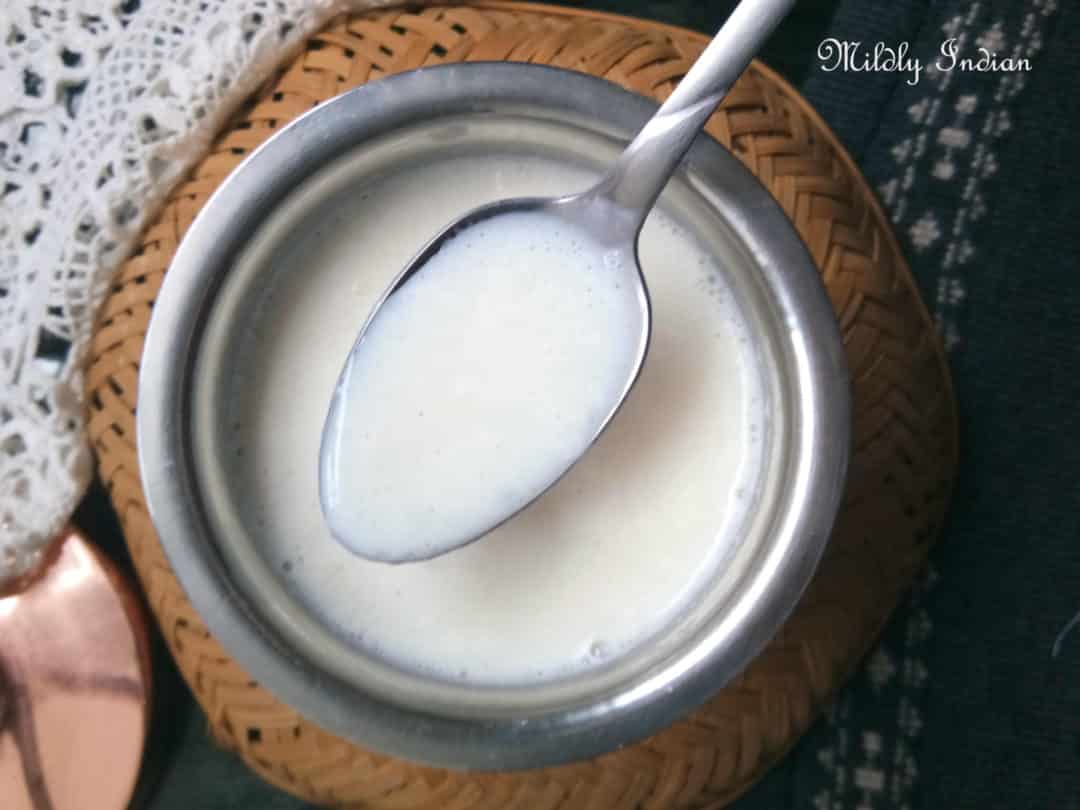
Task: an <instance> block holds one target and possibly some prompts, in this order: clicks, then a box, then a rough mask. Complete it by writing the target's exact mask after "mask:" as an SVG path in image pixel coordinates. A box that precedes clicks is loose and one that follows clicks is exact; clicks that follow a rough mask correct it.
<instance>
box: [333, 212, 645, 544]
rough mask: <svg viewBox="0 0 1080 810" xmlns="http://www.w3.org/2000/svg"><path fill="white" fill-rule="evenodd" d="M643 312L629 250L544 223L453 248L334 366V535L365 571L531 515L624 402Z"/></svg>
mask: <svg viewBox="0 0 1080 810" xmlns="http://www.w3.org/2000/svg"><path fill="white" fill-rule="evenodd" d="M643 306H644V298H643V296H642V294H641V292H640V287H639V284H638V279H637V271H636V263H635V261H634V257H633V255H632V253H630V252H629V250H628V249H627V248H622V249H618V248H607V247H605V246H604V245H602V244H601V243H599V242H597V241H596V240H595V239H594V238H593V236H592V234H590V233H589V232H588V231H587V230H585V229H584V228H582V227H580V226H579V225H576V224H574V223H572V222H569V221H566V220H565V219H562V218H560V217H558V216H557V215H555V214H553V213H550V212H546V211H543V210H534V211H519V212H509V213H504V214H500V215H498V216H495V217H492V218H490V219H485V220H482V221H480V222H478V223H476V224H473V225H471V226H469V227H466V228H465V229H464V230H462V231H460V232H458V233H457V234H455V235H454V236H452V237H451V238H450V239H449V240H448V241H447V242H446V243H445V244H444V245H443V246H442V247H441V248H440V249H439V251H438V252H437V253H435V254H434V255H433V256H431V257H430V258H429V259H428V260H427V261H426V262H425V264H424V265H423V267H422V268H421V269H420V270H419V271H418V272H417V273H416V274H415V275H413V276H412V277H411V278H410V279H409V281H408V283H406V284H405V285H404V286H403V287H401V288H400V289H399V290H398V291H396V292H395V293H394V294H393V295H391V296H390V297H389V298H388V299H387V300H386V302H385V304H384V305H383V306H382V307H381V308H380V310H379V311H378V314H377V316H376V317H375V319H374V320H373V321H372V323H371V325H370V327H369V328H368V329H367V331H366V332H365V334H364V337H363V340H362V341H361V342H360V343H359V344H358V345H357V347H356V348H355V349H354V350H353V351H352V353H351V354H350V357H349V360H348V362H347V363H346V365H345V370H344V372H343V374H342V379H341V382H340V383H339V385H338V389H337V392H336V393H335V395H334V400H333V404H332V406H331V409H330V414H329V416H328V418H327V422H326V429H325V431H324V434H323V447H322V458H321V467H320V471H321V496H322V502H323V508H324V512H325V515H326V519H327V524H328V526H329V527H330V530H331V532H332V533H333V535H334V536H335V537H336V538H337V539H338V540H340V541H341V542H342V543H344V544H345V545H346V547H348V548H349V549H351V550H352V551H354V552H356V553H357V554H359V555H360V556H362V557H366V558H368V559H375V560H386V561H392V562H401V561H408V560H416V559H423V558H429V557H432V556H434V555H435V554H439V553H442V552H445V551H448V550H450V549H453V548H456V547H457V546H460V545H462V544H463V543H465V542H466V541H468V540H471V539H473V538H475V537H478V536H480V535H482V534H483V533H484V532H486V531H488V530H489V529H491V528H493V527H494V526H496V525H497V524H499V523H501V522H502V521H503V520H504V519H506V518H507V517H509V516H511V515H513V514H514V513H515V512H517V511H518V510H519V509H521V508H522V507H523V506H525V505H526V504H528V503H529V502H530V501H531V500H533V499H534V498H535V497H536V496H537V495H539V494H540V493H541V492H543V491H544V490H545V489H546V488H547V487H548V486H550V485H551V484H552V483H553V482H554V481H555V480H556V479H557V478H558V477H559V476H560V475H562V474H563V472H564V471H565V470H566V469H567V468H568V467H570V466H571V464H573V463H574V460H575V459H576V458H577V457H578V456H579V455H580V454H581V452H582V451H583V450H584V449H585V448H587V447H588V446H589V444H590V443H591V442H592V440H593V438H594V437H595V436H596V434H597V433H598V432H599V431H600V429H601V428H602V427H603V425H604V423H605V422H606V421H607V419H608V418H609V416H610V414H611V411H612V410H613V409H614V408H615V406H616V405H617V403H618V402H619V400H620V399H621V398H622V394H623V392H624V391H625V390H626V387H627V385H628V383H629V382H630V380H631V379H632V378H633V376H634V373H635V371H636V370H637V367H638V360H639V358H640V356H641V352H642V349H643V346H644V325H645V315H644V312H643Z"/></svg>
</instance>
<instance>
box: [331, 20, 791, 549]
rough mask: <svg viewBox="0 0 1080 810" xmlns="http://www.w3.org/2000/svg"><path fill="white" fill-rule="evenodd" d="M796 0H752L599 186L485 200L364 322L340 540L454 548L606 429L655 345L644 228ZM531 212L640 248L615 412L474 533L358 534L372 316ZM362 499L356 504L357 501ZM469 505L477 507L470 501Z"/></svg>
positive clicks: (336, 416)
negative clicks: (359, 407)
mask: <svg viewBox="0 0 1080 810" xmlns="http://www.w3.org/2000/svg"><path fill="white" fill-rule="evenodd" d="M794 2H795V0H743V2H741V3H740V4H739V5H738V6H737V7H736V8H735V10H734V11H733V12H732V14H731V16H730V17H729V18H728V20H727V21H726V22H725V23H724V25H723V27H722V28H721V29H720V31H719V32H718V33H717V34H716V36H715V37H714V38H713V40H712V41H711V42H710V43H709V45H708V47H707V48H706V49H705V51H704V52H703V53H702V54H701V56H700V57H699V58H698V60H697V61H696V62H695V63H694V65H693V66H692V67H691V69H690V71H689V72H688V73H687V74H686V76H685V77H684V78H683V80H682V81H681V82H680V83H679V85H678V87H677V88H676V89H675V91H674V92H673V93H672V94H671V96H670V97H669V98H668V100H667V101H665V102H664V104H663V105H662V106H661V107H660V109H659V110H657V112H656V114H655V115H654V116H653V117H652V118H651V119H650V120H649V121H648V123H646V124H645V126H644V127H643V128H642V130H641V131H640V132H639V133H638V135H637V136H636V137H635V138H634V140H633V141H632V142H631V143H630V145H629V146H628V147H627V148H626V149H625V151H623V153H622V154H621V155H620V156H619V157H618V159H617V160H616V161H615V163H614V165H613V166H612V167H611V169H610V170H609V171H608V173H607V174H606V175H605V176H604V177H603V178H602V179H601V180H600V182H599V183H597V184H596V185H595V186H594V187H592V188H591V189H589V190H587V191H585V192H583V193H580V194H575V195H572V196H567V197H559V198H518V199H509V200H501V201H498V202H495V203H491V204H488V205H484V206H481V207H480V208H477V209H475V210H473V211H471V212H469V213H467V214H466V215H465V216H463V217H461V218H460V219H458V220H457V221H455V222H453V223H452V224H450V225H449V226H447V227H446V228H444V229H443V230H442V231H441V232H440V233H439V234H438V235H436V236H435V237H434V238H433V239H432V240H431V241H430V242H429V243H428V244H427V245H426V246H425V247H424V248H423V249H422V250H421V251H420V252H419V253H418V254H417V255H416V256H415V257H414V258H413V259H412V261H411V262H410V263H409V265H408V266H407V267H406V268H405V269H404V271H402V272H401V273H400V274H399V275H398V277H397V278H396V279H395V280H394V282H393V283H392V284H391V285H390V287H389V288H388V289H387V291H386V292H385V293H384V294H383V296H382V298H381V299H380V300H379V301H378V302H377V303H376V305H375V307H374V309H373V310H372V312H371V314H370V315H369V317H368V319H367V321H366V322H365V324H364V326H363V327H362V328H361V330H360V334H359V337H358V338H357V341H356V343H355V344H354V347H353V349H352V351H351V352H350V355H349V359H348V360H347V361H346V365H345V370H344V371H343V372H342V378H341V381H339V384H338V388H337V391H336V392H335V394H334V399H333V402H332V403H331V407H330V413H329V415H328V417H327V422H326V427H325V428H324V432H323V443H322V448H321V450H320V460H319V464H320V500H321V505H322V509H323V513H324V516H325V518H326V520H327V524H328V525H329V527H330V529H331V532H332V534H334V536H335V537H336V538H337V539H338V541H339V542H341V543H342V544H343V545H345V546H346V547H348V548H349V549H350V550H352V551H353V552H354V553H357V554H358V555H360V556H363V557H368V558H370V559H376V560H380V561H384V562H394V563H397V562H409V561H415V560H422V559H428V558H431V557H435V556H438V555H440V554H445V553H446V552H449V551H452V550H454V549H456V548H459V547H461V546H464V545H466V544H468V543H470V542H472V541H474V540H477V539H478V538H479V537H481V536H483V535H485V534H487V533H488V532H490V531H491V530H492V529H494V528H496V527H498V526H499V525H501V524H502V523H503V522H505V521H506V520H508V519H510V518H511V517H513V516H514V515H516V514H517V513H518V512H520V511H521V510H522V509H524V508H525V507H526V506H528V505H529V504H530V503H531V502H532V501H534V500H535V499H536V498H538V497H539V496H540V495H542V494H543V493H544V492H545V491H547V490H548V489H549V488H550V487H551V486H552V485H553V484H555V483H556V481H558V480H559V479H560V478H561V477H562V476H563V475H564V474H565V473H566V472H567V471H568V470H569V469H570V468H571V467H572V466H573V465H574V464H575V463H576V462H577V460H578V459H579V458H580V457H581V456H582V455H584V454H585V452H586V451H587V450H588V449H589V448H590V447H591V446H592V444H593V443H594V442H595V441H596V440H597V439H598V438H599V436H600V434H601V433H602V432H603V431H604V429H605V428H606V427H607V425H608V424H609V422H610V421H611V419H612V418H613V417H614V415H615V413H616V412H617V411H618V410H619V407H620V406H621V405H622V403H623V401H624V400H625V399H626V397H627V395H628V394H629V392H630V390H631V388H632V387H633V385H634V383H635V382H636V381H637V378H638V376H639V374H640V371H641V368H642V365H643V363H644V360H645V354H646V351H647V348H648V343H649V335H650V331H651V312H650V306H649V297H648V291H647V288H646V283H645V278H644V276H643V275H642V273H641V268H640V265H639V263H638V261H637V240H638V234H639V233H640V231H641V227H642V225H643V224H644V222H645V218H646V216H647V215H648V214H649V212H650V210H651V209H652V207H653V204H654V203H655V202H656V199H657V197H658V196H659V195H660V192H661V191H662V190H663V188H664V186H665V185H666V184H667V181H668V179H669V178H670V176H671V175H672V173H673V172H674V171H675V169H676V168H677V167H678V165H679V163H680V162H681V161H682V159H683V157H684V156H685V154H686V152H687V150H688V149H689V148H690V145H691V144H692V143H693V141H694V139H695V137H696V136H697V134H698V132H699V131H700V130H701V128H702V127H703V126H704V124H705V122H706V121H707V120H708V118H709V117H710V116H711V115H712V113H713V111H714V110H715V109H716V107H717V105H718V104H719V103H720V101H721V100H722V99H723V98H724V96H725V95H726V94H727V92H728V90H730V88H731V86H732V85H733V84H734V83H735V80H736V79H737V78H738V77H739V75H740V74H741V73H742V72H743V71H744V70H745V69H746V67H747V65H749V63H750V60H751V59H752V58H753V56H754V54H755V53H757V51H758V50H759V49H760V48H761V46H762V45H763V44H764V42H765V40H766V39H767V38H768V36H769V35H770V34H771V33H772V31H773V30H774V29H775V28H776V26H777V25H778V24H779V22H780V20H782V19H783V17H784V16H785V15H786V14H787V12H788V11H789V10H790V8H791V7H792V6H793V5H794ZM530 211H532V212H535V211H542V212H544V213H546V214H551V215H553V216H555V217H557V218H559V219H561V220H564V221H568V222H572V223H575V224H576V225H578V226H581V225H584V227H585V228H586V229H587V230H588V231H589V233H590V236H592V237H594V238H595V240H596V241H597V242H598V243H600V244H603V245H605V246H610V247H611V248H612V249H615V250H618V251H620V252H621V253H622V254H623V255H627V256H629V257H631V261H632V263H633V266H632V267H631V268H630V270H631V271H632V272H631V273H630V274H629V275H631V276H632V277H633V278H634V279H636V287H637V290H636V293H637V295H636V298H635V299H634V300H635V306H636V308H637V310H638V312H637V318H638V319H639V326H640V340H639V341H638V342H637V355H636V359H635V361H634V362H633V363H632V364H630V365H629V367H628V374H627V375H626V382H625V386H623V387H622V389H621V394H620V395H619V396H618V397H617V398H614V401H612V402H611V403H610V407H609V408H608V409H607V410H606V415H604V416H603V418H602V419H598V420H597V421H596V423H595V431H593V433H592V435H591V437H590V438H589V440H588V441H586V442H583V443H582V445H581V447H580V448H579V449H577V452H576V453H574V454H572V456H569V457H566V459H565V463H561V458H560V463H561V466H560V467H559V468H558V470H557V472H555V473H554V474H552V475H548V476H546V477H544V478H543V480H536V481H533V482H531V486H529V487H526V488H525V490H524V492H522V493H518V495H517V497H516V499H515V500H513V501H512V502H510V503H509V505H508V507H507V508H506V510H505V513H500V514H498V516H497V517H494V516H492V517H490V519H488V517H485V518H484V519H483V520H480V521H479V522H477V523H475V525H470V527H469V529H468V530H467V531H464V533H460V527H453V526H451V525H449V524H448V525H447V526H445V527H444V526H441V525H439V524H438V522H437V521H436V523H435V525H434V526H432V525H430V524H429V526H428V529H427V530H426V531H425V532H422V533H421V534H424V536H423V537H416V539H415V541H413V540H412V539H411V538H406V539H405V540H401V539H400V538H398V537H397V535H395V536H394V538H393V540H394V541H393V542H380V541H379V538H374V539H373V538H371V537H370V534H371V533H372V530H371V529H368V530H367V535H368V536H367V537H357V536H355V535H356V534H357V533H358V532H357V531H356V530H355V529H353V528H343V526H346V525H347V524H348V522H349V521H348V520H345V519H343V518H342V514H343V513H344V510H345V509H346V508H348V501H349V497H348V496H349V493H348V492H347V491H342V489H343V484H342V480H343V479H344V478H347V477H348V465H350V464H355V463H356V460H355V459H352V458H348V457H346V455H345V454H344V453H343V452H342V451H340V450H339V449H338V447H337V441H336V439H337V438H338V431H339V430H340V425H341V424H342V420H343V419H345V418H346V415H345V410H344V406H343V404H342V400H343V399H344V398H345V394H344V389H345V388H346V385H345V381H346V378H347V375H348V373H349V370H350V368H351V367H352V365H353V359H354V356H355V355H356V354H357V353H358V352H362V351H365V344H364V338H365V336H366V335H367V334H368V332H369V330H370V329H371V326H372V324H373V323H375V322H376V321H377V320H378V319H379V317H380V312H381V311H382V310H383V306H384V305H385V304H386V302H387V301H388V300H389V299H390V298H391V297H392V296H394V295H395V294H396V293H398V292H400V291H401V290H402V289H403V288H404V287H405V286H406V285H408V284H409V282H410V281H413V280H414V279H416V278H418V276H420V274H422V272H423V270H424V268H425V266H426V265H427V264H428V262H429V260H430V259H431V258H432V257H433V256H434V255H435V254H436V253H438V252H439V251H440V250H441V249H442V248H443V247H444V246H445V245H446V244H447V242H448V240H450V239H452V238H454V237H455V236H458V235H460V234H461V233H462V231H463V230H465V229H467V228H470V227H472V226H475V225H477V224H478V223H481V222H486V221H490V220H492V219H493V218H496V217H499V216H502V215H506V214H510V213H514V212H517V213H520V212H530ZM495 226H497V223H496V224H495ZM613 353H614V350H613ZM335 426H337V427H335ZM372 472H373V474H374V471H372ZM352 506H353V507H355V504H353V505H352ZM465 508H468V505H467V504H466V505H465Z"/></svg>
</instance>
